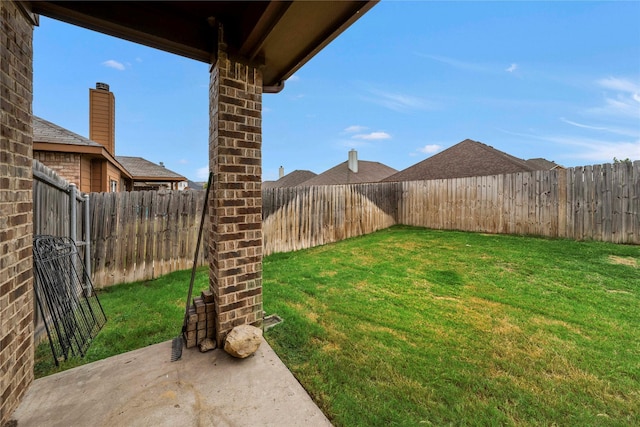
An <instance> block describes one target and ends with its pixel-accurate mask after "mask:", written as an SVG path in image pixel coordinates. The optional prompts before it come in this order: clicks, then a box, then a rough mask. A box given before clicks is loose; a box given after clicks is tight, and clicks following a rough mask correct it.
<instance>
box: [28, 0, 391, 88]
mask: <svg viewBox="0 0 640 427" xmlns="http://www.w3.org/2000/svg"><path fill="white" fill-rule="evenodd" d="M377 2H378V0H360V1H355V0H340V1H335V0H334V1H309V0H295V1H133V2H112V1H33V2H31V9H32V12H34V13H38V14H41V15H45V16H48V17H51V18H54V19H58V20H61V21H65V22H68V23H71V24H74V25H79V26H81V27H85V28H88V29H91V30H95V31H99V32H101V33H105V34H109V35H112V36H115V37H119V38H123V39H126V40H130V41H132V42H136V43H140V44H143V45H146V46H150V47H153V48H156V49H161V50H164V51H167V52H172V53H175V54H178V55H182V56H185V57H187V58H191V59H195V60H198V61H202V62H206V63H213V62H214V61H215V56H216V54H217V46H218V41H219V40H218V37H219V33H220V31H219V26H220V25H221V26H222V28H223V34H224V36H223V37H224V42H225V43H226V45H227V50H228V53H229V54H230V55H237V56H238V57H240V58H243V59H245V60H247V61H250V62H251V63H255V64H256V65H259V66H261V67H262V73H263V87H264V91H265V92H271V93H273V92H279V91H280V90H281V89H282V87H283V85H284V81H285V80H286V79H287V78H289V77H291V76H292V75H293V74H294V73H295V72H296V71H297V70H298V69H299V68H300V67H302V65H304V64H305V63H306V62H307V61H309V60H310V59H311V58H312V57H313V56H314V55H315V54H317V53H318V52H319V51H320V50H322V49H323V48H324V47H325V46H326V45H327V44H329V43H330V42H331V41H332V40H334V39H335V38H336V37H337V36H338V35H339V34H341V33H342V32H343V31H344V30H346V29H347V28H348V27H349V26H350V25H351V24H353V23H354V22H355V21H356V20H358V19H359V18H360V17H361V16H362V15H363V14H364V13H365V12H367V11H368V10H369V9H371V8H372V7H373V6H374V5H375V4H376V3H377Z"/></svg>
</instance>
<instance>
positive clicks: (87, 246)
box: [83, 194, 91, 296]
mask: <svg viewBox="0 0 640 427" xmlns="http://www.w3.org/2000/svg"><path fill="white" fill-rule="evenodd" d="M83 205H84V207H83V208H84V220H83V227H84V272H85V278H84V289H85V294H86V295H87V296H91V214H90V212H89V195H88V194H85V195H84V203H83Z"/></svg>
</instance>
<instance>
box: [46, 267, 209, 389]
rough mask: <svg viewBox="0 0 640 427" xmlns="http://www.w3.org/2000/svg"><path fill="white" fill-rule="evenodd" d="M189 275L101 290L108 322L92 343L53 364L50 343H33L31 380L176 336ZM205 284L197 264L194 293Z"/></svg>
mask: <svg viewBox="0 0 640 427" xmlns="http://www.w3.org/2000/svg"><path fill="white" fill-rule="evenodd" d="M190 279H191V270H184V271H177V272H174V273H171V274H168V275H166V276H163V277H160V278H158V279H155V280H149V281H146V282H135V283H127V284H122V285H117V286H112V287H109V288H106V289H104V290H102V291H100V292H99V293H98V298H99V299H100V303H101V304H102V307H103V309H104V311H105V313H106V315H107V323H106V324H105V326H104V328H103V329H102V330H101V331H100V333H99V334H98V335H97V336H96V338H95V339H94V340H93V342H92V343H91V346H90V347H89V350H88V351H87V354H86V355H85V357H84V358H80V357H72V358H70V359H69V360H67V361H65V362H62V363H61V364H60V366H58V367H56V365H55V363H54V361H53V357H52V355H51V350H50V348H49V344H48V343H47V342H43V343H41V344H40V345H38V346H37V347H36V357H35V367H34V372H35V376H36V378H40V377H43V376H46V375H50V374H53V373H56V372H61V371H64V370H67V369H70V368H74V367H76V366H80V365H84V364H86V363H90V362H95V361H96V360H101V359H105V358H107V357H110V356H115V355H116V354H121V353H125V352H127V351H131V350H135V349H138V348H141V347H146V346H148V345H151V344H157V343H159V342H163V341H168V340H170V339H172V338H174V337H176V336H178V335H179V334H180V330H181V328H182V319H183V316H184V307H185V303H186V300H187V292H188V290H189V281H190ZM208 287H209V279H208V273H207V269H206V267H205V268H201V269H199V270H198V274H196V279H195V281H194V285H193V292H194V296H197V295H199V294H200V291H201V290H204V289H208ZM169 357H170V354H169V353H167V358H169Z"/></svg>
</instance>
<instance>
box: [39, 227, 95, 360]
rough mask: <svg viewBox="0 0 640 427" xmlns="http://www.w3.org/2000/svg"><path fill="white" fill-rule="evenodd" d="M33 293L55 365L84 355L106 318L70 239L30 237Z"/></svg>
mask: <svg viewBox="0 0 640 427" xmlns="http://www.w3.org/2000/svg"><path fill="white" fill-rule="evenodd" d="M33 256H34V262H35V271H36V277H35V294H36V300H37V302H38V307H39V309H40V312H41V314H42V317H43V319H44V321H45V327H46V330H47V336H48V337H49V344H50V346H51V351H52V353H53V358H54V360H55V363H56V365H58V364H59V362H60V361H62V360H66V359H67V358H69V356H72V355H73V356H84V355H85V353H86V351H87V349H88V348H89V345H90V344H91V340H92V339H93V338H95V336H96V335H97V334H98V332H99V331H100V329H102V327H103V326H104V324H105V323H106V321H107V319H106V316H105V314H104V310H103V309H102V306H101V305H100V301H99V300H98V297H97V296H96V294H95V292H94V290H93V284H92V283H91V278H90V277H89V275H88V274H87V272H86V270H85V268H84V266H83V263H82V262H81V260H80V257H79V255H78V250H77V248H76V245H75V244H74V242H73V240H71V239H69V238H67V237H54V236H36V237H35V238H34V240H33Z"/></svg>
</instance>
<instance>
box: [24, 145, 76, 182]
mask: <svg viewBox="0 0 640 427" xmlns="http://www.w3.org/2000/svg"><path fill="white" fill-rule="evenodd" d="M80 157H81V156H80V154H76V153H59V152H53V151H34V152H33V158H34V159H36V160H38V161H40V163H42V164H44V165H46V166H47V167H48V168H50V169H53V170H54V171H55V172H56V173H57V174H58V175H59V176H60V177H61V178H64V179H65V180H66V181H68V182H69V183H71V184H75V185H76V186H77V187H78V188H79V187H80Z"/></svg>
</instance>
